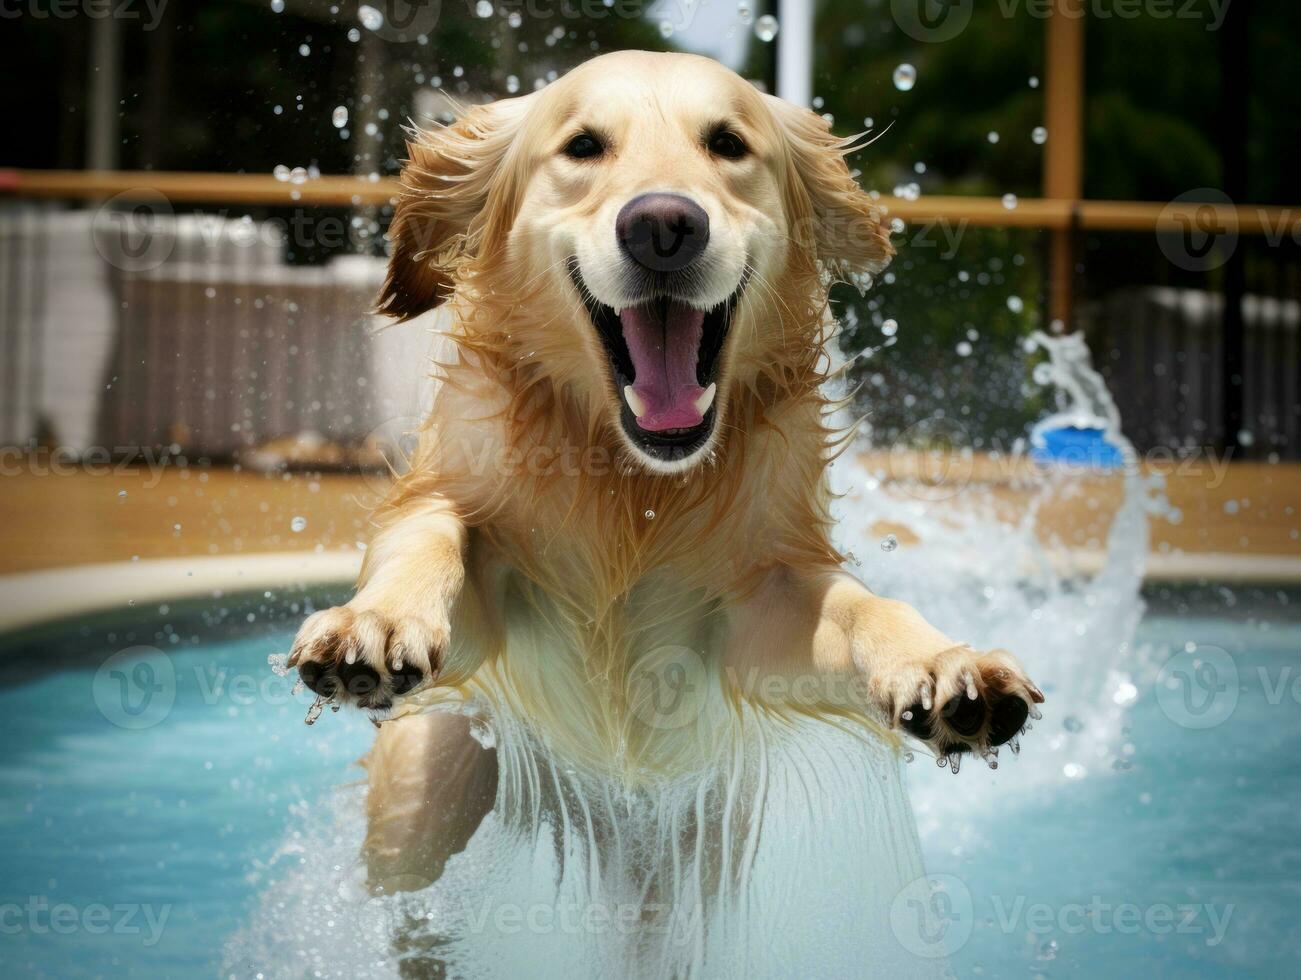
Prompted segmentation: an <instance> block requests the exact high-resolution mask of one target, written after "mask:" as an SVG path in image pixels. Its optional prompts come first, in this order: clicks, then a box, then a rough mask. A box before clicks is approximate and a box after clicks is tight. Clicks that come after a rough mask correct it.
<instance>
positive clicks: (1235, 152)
mask: <svg viewBox="0 0 1301 980" xmlns="http://www.w3.org/2000/svg"><path fill="white" fill-rule="evenodd" d="M3 19H4V30H3V32H0V52H2V55H3V64H5V65H6V68H5V72H6V74H7V75H8V77H9V79H10V84H11V88H12V90H13V91H14V92H15V98H14V99H12V100H11V109H10V111H11V123H10V127H11V128H10V134H11V135H10V138H9V139H8V140H6V141H5V145H4V148H3V149H2V150H0V168H5V169H3V170H2V171H0V269H2V270H3V276H4V286H3V299H2V300H0V344H2V345H3V347H2V349H3V369H2V370H3V379H2V381H0V388H2V390H3V395H2V396H0V446H4V447H7V450H6V451H7V455H6V456H5V457H4V458H5V460H6V461H7V468H6V471H5V472H6V473H9V472H10V471H11V470H12V471H14V473H13V475H15V476H18V475H28V476H30V475H31V474H32V473H33V472H35V470H34V468H39V467H40V465H41V464H40V463H39V460H40V459H41V458H47V459H53V460H55V461H56V464H60V465H67V466H76V467H79V468H80V469H82V470H83V471H84V469H85V467H86V464H88V463H91V464H95V463H100V464H101V468H107V469H109V470H117V471H119V472H121V471H123V470H133V469H135V468H138V467H139V466H140V465H141V464H142V463H144V464H149V462H150V460H153V461H155V462H156V465H157V467H158V468H159V469H160V471H161V470H162V469H183V468H184V466H177V464H185V465H188V466H192V465H195V464H201V465H203V466H205V467H206V466H217V467H228V466H229V465H230V464H238V465H239V466H241V467H252V468H255V469H259V470H263V471H268V470H269V471H279V470H283V469H285V468H291V469H292V468H302V467H312V466H314V467H316V468H317V469H318V470H321V471H330V472H334V471H346V470H357V469H363V470H364V469H372V470H375V469H382V466H383V459H382V457H383V456H385V455H390V456H391V455H392V447H393V446H394V444H396V443H399V442H400V441H401V438H402V433H404V432H407V431H409V430H410V428H412V427H413V425H414V424H415V422H416V420H418V418H419V417H420V415H421V412H422V408H421V390H420V380H421V379H420V372H418V371H414V370H412V364H413V363H414V361H413V358H417V359H418V358H419V357H420V356H422V354H423V351H424V350H425V349H426V347H427V329H419V328H418V329H407V328H399V329H393V330H389V331H381V330H379V329H378V327H379V326H380V325H379V324H378V323H377V322H376V321H375V320H374V319H373V318H371V317H369V315H368V310H369V308H370V304H371V302H372V300H373V297H374V295H375V292H376V288H377V284H378V283H379V281H380V277H381V275H382V273H383V268H384V261H385V259H384V256H385V250H386V241H385V230H386V227H387V223H388V221H389V219H390V217H391V214H392V203H391V202H392V195H393V193H394V190H395V182H394V175H396V174H397V172H398V171H399V169H400V167H401V160H402V158H403V154H404V126H406V125H408V124H415V125H430V124H433V123H434V122H435V121H446V120H447V119H448V118H450V113H451V111H452V108H453V105H454V100H455V101H457V102H461V103H467V102H477V101H484V100H491V99H496V98H501V97H504V96H508V95H511V94H514V93H519V92H523V91H529V90H532V89H535V88H538V87H540V86H543V85H545V84H546V83H547V82H548V81H549V80H550V79H553V78H555V77H556V76H557V74H558V73H560V72H563V71H565V70H566V69H567V68H568V67H570V66H571V65H573V64H575V63H577V62H579V61H581V60H583V59H585V58H588V57H591V56H592V55H594V54H598V53H600V52H602V51H608V50H612V49H617V48H623V47H640V48H651V49H663V50H688V51H697V52H701V53H705V54H708V55H711V56H714V57H717V58H720V59H721V60H723V61H725V62H727V63H728V64H730V65H731V66H732V67H734V68H736V69H737V70H738V71H740V72H742V73H743V74H744V75H745V76H746V77H747V78H750V79H752V80H753V82H754V84H756V85H758V86H760V87H762V88H765V89H768V90H773V91H777V92H779V93H780V94H782V95H784V96H786V97H787V98H790V99H792V100H794V101H796V102H800V103H804V104H807V105H809V106H810V107H811V108H813V109H814V110H816V111H818V112H820V113H824V114H825V115H826V116H827V118H828V119H829V120H830V121H831V122H832V125H833V127H834V129H835V130H836V132H838V133H841V134H843V135H850V134H854V133H859V132H870V133H871V134H872V137H873V140H872V143H871V145H870V146H869V147H867V148H866V149H865V150H864V151H862V152H861V153H858V154H856V155H855V156H854V158H853V159H852V160H851V164H852V165H853V166H854V167H855V168H856V169H855V172H856V173H857V174H858V175H859V176H860V179H861V180H862V182H863V184H864V186H866V187H868V188H870V189H872V190H874V191H876V192H879V193H880V195H881V196H882V198H883V200H885V201H886V202H887V203H888V204H889V207H890V212H891V215H892V216H893V219H894V228H895V232H896V235H895V239H896V242H897V244H898V247H899V257H898V259H897V261H896V262H895V263H894V265H893V266H892V267H891V269H890V270H889V271H888V272H887V273H886V274H885V275H884V276H883V277H882V279H881V281H880V282H879V283H877V285H876V288H875V289H874V290H873V291H871V292H870V293H869V294H868V295H867V296H866V297H865V298H864V297H859V296H857V295H855V294H853V293H852V292H851V291H844V292H839V293H838V294H837V296H836V299H837V304H838V312H839V313H840V314H841V317H842V320H843V322H844V324H845V335H844V342H843V346H844V348H845V351H846V352H847V353H849V354H855V353H859V352H865V354H864V356H862V357H860V359H859V360H858V361H857V362H856V365H855V372H856V380H857V381H858V382H860V383H862V384H863V388H862V391H861V393H860V396H859V401H860V405H861V409H862V412H863V414H865V415H866V416H867V420H866V423H865V427H864V428H865V431H868V432H869V433H870V435H871V438H872V440H873V442H874V444H876V445H878V446H890V445H894V446H897V445H900V444H903V445H910V446H919V447H922V448H925V447H926V446H932V447H934V446H935V445H938V444H941V443H942V445H943V448H946V449H947V448H954V449H958V450H970V451H974V452H976V453H980V454H984V455H988V454H989V453H991V452H992V453H994V454H995V455H997V454H998V453H1000V452H1001V453H1002V454H1004V455H1006V454H1008V453H1009V452H1011V451H1012V450H1013V449H1014V448H1015V447H1016V444H1017V440H1018V439H1021V438H1022V437H1023V436H1024V434H1025V432H1026V428H1027V425H1028V423H1029V422H1031V421H1033V420H1034V419H1035V418H1036V417H1037V416H1038V415H1040V414H1042V412H1043V410H1044V407H1045V405H1044V402H1043V398H1042V393H1041V391H1040V389H1039V387H1038V386H1037V385H1035V384H1033V383H1032V378H1031V372H1032V370H1033V363H1034V361H1035V359H1036V356H1041V355H1035V354H1033V353H1031V352H1029V351H1027V350H1026V348H1025V346H1024V345H1023V344H1022V341H1023V340H1024V338H1026V337H1027V336H1028V335H1029V334H1030V333H1031V332H1032V331H1034V330H1036V329H1038V330H1047V331H1051V332H1057V333H1061V332H1074V331H1078V332H1080V333H1082V334H1083V336H1084V337H1085V339H1086V341H1087V343H1088V345H1089V347H1090V348H1091V350H1092V352H1093V356H1094V359H1095V361H1096V363H1097V364H1098V367H1099V370H1100V371H1101V373H1102V374H1103V376H1104V377H1105V379H1106V381H1107V384H1108V387H1109V388H1110V391H1111V393H1112V396H1113V397H1114V398H1115V400H1116V402H1117V405H1118V407H1119V409H1120V412H1121V416H1122V418H1123V419H1124V429H1125V432H1126V434H1127V435H1128V437H1129V438H1130V439H1131V440H1132V441H1133V442H1134V444H1135V446H1136V448H1137V450H1138V451H1139V452H1140V453H1146V454H1149V457H1150V461H1155V462H1170V461H1177V460H1180V459H1187V458H1188V457H1190V456H1201V455H1205V454H1206V453H1214V454H1219V455H1221V456H1222V457H1223V458H1226V459H1230V460H1233V461H1261V462H1265V463H1274V462H1280V461H1294V460H1296V459H1297V456H1298V452H1299V450H1298V445H1299V443H1298V426H1299V425H1301V397H1298V383H1299V375H1301V367H1299V365H1301V357H1298V334H1297V332H1298V328H1299V320H1301V306H1298V302H1299V300H1301V279H1299V272H1301V265H1299V264H1298V254H1299V250H1301V219H1299V218H1298V214H1297V212H1296V211H1295V210H1294V209H1293V208H1292V207H1290V205H1291V202H1293V201H1295V200H1296V195H1295V189H1294V188H1293V187H1292V186H1291V185H1290V184H1289V183H1288V181H1289V178H1290V177H1291V175H1292V172H1293V170H1294V168H1293V167H1292V166H1291V165H1290V164H1291V162H1292V161H1293V159H1294V157H1295V152H1294V151H1295V145H1296V132H1295V127H1294V126H1293V125H1292V124H1291V123H1290V122H1289V121H1290V120H1294V119H1296V118H1297V117H1298V113H1299V112H1301V105H1298V103H1299V102H1301V86H1299V85H1298V84H1297V78H1296V73H1295V69H1294V67H1293V62H1292V59H1290V58H1289V57H1288V54H1287V52H1288V50H1289V46H1290V45H1291V44H1292V43H1293V42H1294V41H1295V40H1296V39H1297V37H1298V36H1301V11H1299V10H1298V8H1297V7H1296V5H1295V4H1291V3H1287V2H1285V0H1232V2H1229V0H1180V2H1178V3H1175V2H1162V0H1157V2H1152V3H1140V2H1135V3H1130V2H1128V0H1122V2H1120V3H1115V4H1110V3H1106V2H1103V0H1089V2H1084V0H1078V2H1076V0H1071V2H1064V3H1054V2H1046V0H1002V2H1000V3H989V4H974V3H971V2H961V0H916V2H913V0H893V2H889V0H854V2H841V0H823V2H820V3H810V2H806V0H795V2H789V3H787V4H785V5H784V6H783V7H782V8H781V9H778V8H777V7H776V6H774V5H769V6H765V5H764V4H762V3H757V2H752V0H738V2H732V0H653V2H652V0H508V2H501V3H493V2H489V0H482V2H475V0H427V2H417V0H390V2H389V3H387V4H385V3H376V4H357V3H354V2H338V3H329V2H315V0H267V2H262V0H257V2H253V0H250V2H235V0H230V2H210V3H202V4H201V3H194V2H185V0H153V2H152V3H146V2H145V0H76V2H74V0H59V2H54V0H7V2H6V5H5V8H4V11H3ZM17 93H21V95H18V94H17ZM29 457H30V458H29ZM18 460H22V461H21V462H16V461H18ZM61 486H62V485H61ZM1202 489H1205V488H1202ZM10 490H11V493H7V494H5V497H6V498H8V499H10V500H13V499H14V498H13V496H12V492H13V491H16V490H17V487H16V486H11V487H10ZM66 492H68V493H72V492H73V491H72V490H71V489H69V490H68V491H66ZM36 496H37V500H38V502H39V503H40V505H44V506H49V507H53V506H57V507H58V508H59V509H60V510H62V509H63V507H64V501H63V500H62V499H61V498H60V499H59V500H58V503H57V505H56V503H55V497H53V496H49V495H47V494H46V493H44V492H42V493H39V494H37V495H36ZM0 506H6V505H4V504H0ZM8 506H9V507H13V506H15V505H14V504H12V503H11V504H9V505H8ZM24 506H27V504H24ZM73 512H75V513H80V512H81V511H78V510H75V509H74V511H73ZM277 513H279V510H278V509H277ZM110 517H111V518H112V519H115V520H128V519H129V515H128V512H127V511H126V510H123V509H122V508H119V510H117V511H115V512H108V513H103V514H101V513H99V512H95V517H94V519H93V520H94V521H95V522H99V523H102V521H103V520H104V519H107V518H110ZM20 523H28V524H29V526H33V527H35V526H39V525H40V524H41V523H42V522H39V521H38V522H20ZM84 530H85V529H84V528H82V527H80V526H79V527H78V529H77V533H76V536H75V538H74V540H72V541H70V542H69V543H68V544H67V545H66V546H65V547H66V548H67V549H69V553H68V554H67V555H66V556H65V557H63V558H58V557H56V555H57V553H58V552H59V545H58V544H57V542H52V541H51V540H50V538H49V535H50V534H52V533H57V532H50V531H48V530H43V531H42V534H41V536H40V540H39V541H36V540H30V541H29V542H28V544H27V545H25V546H24V545H19V546H18V548H17V549H16V550H17V551H18V552H19V553H18V554H15V553H14V552H13V551H11V552H10V554H9V555H8V556H7V557H6V559H5V562H6V563H7V565H8V570H21V569H22V568H25V567H34V566H40V565H42V564H47V563H49V562H50V561H52V560H63V561H68V560H72V559H74V558H78V559H82V560H85V559H87V558H94V557H113V558H121V557H125V555H124V553H123V548H122V547H121V546H116V545H104V546H103V548H102V550H101V552H99V553H96V552H94V551H91V552H87V551H85V550H84V549H85V548H87V547H90V548H92V549H94V548H99V547H101V546H100V545H99V544H95V543H93V542H94V541H98V540H102V539H103V538H104V537H105V536H106V532H105V529H104V528H103V527H99V528H98V533H97V534H95V535H91V536H89V537H87V536H86V535H85V534H83V533H82V532H83V531H84ZM138 530H142V531H143V530H144V526H143V525H142V527H141V528H140V529H138ZM1202 531H1204V532H1205V533H1206V534H1213V533H1214V532H1213V531H1212V530H1211V529H1207V528H1203V529H1202ZM1199 533H1200V532H1199ZM268 534H270V537H271V538H273V539H275V540H272V541H270V542H267V546H268V547H270V546H274V547H280V546H283V545H286V544H287V545H288V546H297V545H298V544H299V543H300V542H298V541H297V540H296V539H294V538H292V537H288V536H286V535H283V534H276V533H272V532H269V531H257V530H252V529H250V530H249V531H248V533H247V534H239V535H230V536H221V535H218V536H216V537H215V538H214V539H212V540H203V541H202V543H200V540H199V539H197V538H196V539H194V540H191V541H187V542H180V541H177V540H174V539H172V540H164V541H163V542H160V543H154V544H151V543H149V542H148V541H146V543H145V544H144V545H143V546H142V547H144V548H145V549H146V550H148V549H149V548H151V547H155V548H161V549H162V550H163V551H164V552H168V551H170V552H175V551H176V550H177V549H180V550H181V551H182V552H186V551H190V550H193V549H194V548H196V547H201V548H211V549H212V550H216V551H223V550H229V549H231V548H239V547H244V546H246V544H250V539H251V538H266V537H267V536H268ZM109 536H111V535H109ZM140 537H141V535H139V534H137V535H136V538H137V539H139V538H140ZM144 537H145V538H146V539H148V538H150V537H151V535H149V534H145V535H144ZM162 537H163V538H164V539H170V538H172V537H173V536H172V535H171V533H170V532H169V531H168V526H166V525H165V526H164V528H163V532H162ZM1176 537H1177V541H1176V543H1177V544H1178V545H1179V546H1181V547H1182V546H1187V545H1194V544H1196V541H1194V540H1192V538H1191V537H1190V535H1189V533H1188V532H1184V533H1183V535H1182V536H1179V535H1176ZM1194 537H1195V535H1194ZM1257 537H1258V536H1257ZM351 539H352V528H351V526H349V527H348V528H346V529H345V528H340V529H339V530H338V534H337V535H336V534H334V533H333V532H331V534H330V536H329V538H328V540H327V541H326V542H325V544H326V545H327V546H330V545H340V544H348V543H350V541H351ZM1283 539H1286V540H1283ZM88 541H90V542H92V543H90V544H88V543H87V542H88ZM316 543H317V544H320V543H321V541H320V540H319V539H318V540H317V541H316ZM1256 544H1257V545H1258V546H1262V547H1263V546H1265V545H1264V544H1262V543H1261V542H1259V541H1257V542H1256ZM1280 545H1281V546H1285V547H1286V549H1287V550H1289V551H1291V552H1293V553H1295V552H1296V549H1297V547H1298V543H1297V542H1296V536H1295V532H1293V533H1292V534H1291V535H1290V536H1289V535H1287V534H1286V533H1283V534H1281V535H1280V536H1279V540H1278V541H1276V542H1275V547H1276V546H1280ZM25 548H26V549H28V550H29V551H30V552H31V553H29V554H22V553H21V552H23V551H24V549H25ZM131 553H132V554H136V553H137V551H135V550H133V551H132V552H131Z"/></svg>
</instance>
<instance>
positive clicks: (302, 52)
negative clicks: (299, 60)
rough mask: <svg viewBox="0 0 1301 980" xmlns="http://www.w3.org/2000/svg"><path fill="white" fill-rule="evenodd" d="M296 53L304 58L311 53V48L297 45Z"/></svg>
mask: <svg viewBox="0 0 1301 980" xmlns="http://www.w3.org/2000/svg"><path fill="white" fill-rule="evenodd" d="M298 53H299V54H300V55H302V56H303V57H304V58H306V57H307V56H308V55H309V54H311V53H312V46H311V45H310V44H300V45H298Z"/></svg>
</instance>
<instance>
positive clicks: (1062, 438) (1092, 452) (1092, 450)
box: [1030, 426, 1125, 469]
mask: <svg viewBox="0 0 1301 980" xmlns="http://www.w3.org/2000/svg"><path fill="white" fill-rule="evenodd" d="M1040 435H1041V437H1042V438H1043V445H1041V446H1035V447H1034V448H1033V449H1031V451H1030V456H1031V458H1032V459H1034V461H1035V462H1037V463H1066V464H1068V465H1071V466H1093V467H1097V468H1099V469H1114V468H1115V467H1118V466H1120V465H1122V464H1123V463H1124V462H1125V459H1124V457H1123V456H1122V455H1121V453H1120V450H1119V449H1117V448H1116V447H1115V446H1113V445H1112V444H1111V443H1109V442H1107V437H1106V433H1105V432H1104V431H1103V430H1102V429H1096V428H1089V429H1083V428H1077V427H1075V426H1069V427H1065V428H1061V429H1045V430H1044V431H1043V432H1042V433H1040Z"/></svg>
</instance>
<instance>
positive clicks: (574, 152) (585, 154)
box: [565, 133, 605, 160]
mask: <svg viewBox="0 0 1301 980" xmlns="http://www.w3.org/2000/svg"><path fill="white" fill-rule="evenodd" d="M604 151H605V147H604V146H602V145H601V141H600V140H599V139H597V138H596V137H595V136H593V135H592V134H591V133H579V134H578V135H577V136H575V137H574V138H573V139H571V140H570V141H569V142H568V143H566V144H565V156H567V157H572V158H573V159H575V160H587V159H589V158H590V157H599V156H600V155H601V154H602V153H603V152H604Z"/></svg>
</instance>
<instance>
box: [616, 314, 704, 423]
mask: <svg viewBox="0 0 1301 980" xmlns="http://www.w3.org/2000/svg"><path fill="white" fill-rule="evenodd" d="M619 321H620V322H621V323H622V324H623V339H624V343H626V344H627V345H628V353H629V354H630V355H631V356H632V366H633V369H634V370H635V371H636V372H637V376H636V378H634V379H633V385H632V390H633V391H634V392H636V393H637V395H638V396H639V397H640V398H641V401H642V404H643V406H644V410H643V413H642V414H641V415H638V416H637V424H638V425H639V426H641V427H642V428H643V429H646V430H648V431H650V432H660V431H662V430H664V429H689V428H691V427H692V426H696V425H699V424H700V423H701V421H702V420H703V419H704V416H703V415H701V414H700V412H699V411H697V410H696V405H695V403H696V401H697V400H698V399H699V398H700V396H701V395H703V394H704V393H705V389H704V388H702V387H700V385H698V384H696V356H697V354H698V353H699V351H700V336H701V330H702V329H703V327H704V322H705V314H704V312H703V311H701V310H693V309H692V308H691V307H689V306H686V305H684V304H682V303H678V302H677V301H672V302H670V304H669V307H668V314H667V316H666V317H665V321H664V322H663V323H661V322H660V318H659V316H658V315H657V314H656V312H655V310H654V309H653V308H651V307H649V306H644V305H643V306H633V307H629V308H628V309H626V310H621V311H620V312H619ZM620 394H622V392H621V393H620Z"/></svg>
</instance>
